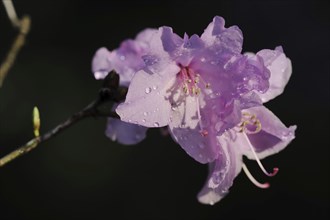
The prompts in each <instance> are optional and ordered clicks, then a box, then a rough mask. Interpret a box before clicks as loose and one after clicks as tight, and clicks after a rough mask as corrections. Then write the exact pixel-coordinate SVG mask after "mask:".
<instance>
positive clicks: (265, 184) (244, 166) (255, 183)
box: [242, 163, 270, 189]
mask: <svg viewBox="0 0 330 220" xmlns="http://www.w3.org/2000/svg"><path fill="white" fill-rule="evenodd" d="M242 168H243V170H244V173H245V174H246V176H247V177H248V178H249V180H250V181H251V182H252V183H253V184H254V185H255V186H257V187H259V188H261V189H267V188H269V187H270V184H269V183H260V182H258V181H257V180H256V179H255V178H254V177H253V176H252V174H251V173H250V171H249V170H248V168H247V167H246V165H245V164H244V163H243V165H242Z"/></svg>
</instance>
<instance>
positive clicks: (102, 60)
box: [92, 47, 113, 79]
mask: <svg viewBox="0 0 330 220" xmlns="http://www.w3.org/2000/svg"><path fill="white" fill-rule="evenodd" d="M110 56H111V52H110V51H108V49H107V48H105V47H102V48H100V49H98V50H97V51H96V53H95V55H94V57H93V60H92V72H93V73H94V77H95V79H104V78H105V77H106V76H107V75H108V73H109V72H110V71H111V70H112V69H113V68H112V66H111V63H110V62H109V57H110Z"/></svg>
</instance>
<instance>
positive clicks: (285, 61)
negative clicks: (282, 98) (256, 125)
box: [257, 47, 292, 102]
mask: <svg viewBox="0 0 330 220" xmlns="http://www.w3.org/2000/svg"><path fill="white" fill-rule="evenodd" d="M257 55H259V56H261V57H262V59H263V60H264V63H265V66H266V67H267V68H268V69H269V71H270V73H271V75H270V79H269V83H270V87H269V89H268V90H267V92H266V93H264V94H260V98H261V99H262V101H263V102H267V101H269V100H271V99H273V98H275V97H276V96H278V95H280V94H281V93H282V92H283V90H284V87H285V86H286V84H287V83H288V81H289V79H290V76H291V73H292V65H291V61H290V59H289V58H287V57H286V56H285V54H284V53H283V51H282V48H281V47H277V48H276V49H275V50H268V49H264V50H261V51H259V52H258V53H257Z"/></svg>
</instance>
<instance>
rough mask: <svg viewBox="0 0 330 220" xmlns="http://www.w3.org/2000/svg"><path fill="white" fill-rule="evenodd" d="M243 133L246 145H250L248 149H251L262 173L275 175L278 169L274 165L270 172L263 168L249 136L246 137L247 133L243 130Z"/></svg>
mask: <svg viewBox="0 0 330 220" xmlns="http://www.w3.org/2000/svg"><path fill="white" fill-rule="evenodd" d="M243 134H244V135H245V137H246V140H247V142H248V145H249V147H250V149H251V151H252V153H253V156H254V157H255V159H256V161H257V163H258V165H259V167H260V169H261V170H262V172H263V173H264V174H266V175H267V176H275V175H276V174H277V173H278V171H279V169H278V168H277V167H274V168H273V172H272V173H269V172H267V170H266V169H265V167H264V166H263V165H262V163H261V161H260V159H259V157H258V155H257V153H256V151H255V150H254V148H253V146H252V144H251V142H250V140H249V138H248V137H247V135H246V134H245V133H244V132H243Z"/></svg>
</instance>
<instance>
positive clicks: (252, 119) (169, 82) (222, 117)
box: [92, 16, 296, 204]
mask: <svg viewBox="0 0 330 220" xmlns="http://www.w3.org/2000/svg"><path fill="white" fill-rule="evenodd" d="M242 42H243V36H242V32H241V30H240V29H239V28H238V27H237V26H231V27H229V28H226V27H225V22H224V19H223V18H222V17H218V16H216V17H215V18H214V19H213V21H212V22H211V23H210V24H209V25H208V27H207V28H206V29H205V30H204V33H203V34H202V35H201V36H198V35H192V36H190V37H189V36H188V35H187V34H185V35H184V37H183V38H181V37H180V36H178V35H177V34H175V33H173V31H172V29H171V28H170V27H161V28H159V29H147V30H144V31H143V32H141V33H140V34H139V35H138V36H137V37H136V39H135V40H126V41H124V42H123V43H122V44H121V45H120V47H119V48H118V49H116V50H114V51H111V52H110V51H108V50H107V49H106V48H101V49H99V50H98V51H97V52H96V54H95V56H94V59H93V63H92V70H93V72H94V76H95V78H97V79H103V78H104V77H105V76H106V75H107V74H108V73H109V72H110V71H112V70H114V71H116V72H117V73H118V74H119V75H120V84H121V85H124V86H128V93H127V96H126V100H125V101H124V102H123V103H120V104H119V105H116V106H115V107H114V108H115V110H116V112H117V113H118V115H119V116H120V119H121V120H119V119H108V126H107V129H106V135H107V136H108V137H110V138H111V139H112V140H117V141H118V142H120V143H123V144H135V143H138V142H139V141H141V140H143V139H144V138H145V136H146V130H147V128H149V127H164V126H168V130H169V132H170V134H171V136H172V138H173V139H174V140H175V141H176V142H177V143H178V144H179V145H180V146H181V147H182V148H183V149H184V150H185V151H186V152H187V154H188V155H190V156H191V157H192V158H194V159H195V160H197V161H198V162H200V163H208V164H209V176H208V179H207V181H206V183H205V185H204V187H203V189H202V190H201V192H200V193H199V194H198V200H199V201H200V202H201V203H205V204H214V203H216V202H218V201H219V200H220V199H222V198H223V197H224V196H225V195H226V194H227V193H228V190H229V188H230V187H231V185H232V184H233V180H234V178H235V177H236V176H237V175H238V174H239V173H240V171H241V169H242V168H243V171H244V172H245V173H246V174H247V176H248V177H249V178H250V180H251V181H252V182H253V183H255V185H257V186H259V187H261V188H267V187H268V184H267V183H264V184H262V183H259V182H257V181H256V180H255V179H254V178H253V176H252V175H251V174H250V172H249V171H248V169H247V167H246V166H245V164H244V163H243V161H242V156H243V155H246V156H247V157H248V158H249V159H252V160H256V161H257V163H258V164H259V165H260V168H261V169H262V170H263V172H264V173H265V174H266V175H268V176H273V175H275V174H276V172H277V171H278V169H277V168H274V170H273V172H271V173H269V172H267V171H266V169H265V168H264V167H263V165H262V163H261V162H260V159H263V158H265V157H267V156H269V155H272V154H274V153H277V152H279V151H280V150H282V149H283V148H285V147H286V146H287V145H288V144H289V142H290V141H291V140H292V139H294V131H295V129H296V127H295V126H291V127H289V128H287V127H286V126H285V125H284V124H283V123H282V122H281V121H280V120H279V119H278V118H277V117H276V116H275V115H274V114H273V113H272V112H271V111H269V110H268V109H267V108H266V107H264V106H263V103H265V102H267V101H268V100H270V99H273V98H275V97H276V96H278V95H279V94H281V93H282V92H283V90H284V87H285V85H286V84H287V82H288V80H289V78H290V75H291V72H292V69H291V62H290V60H289V59H288V58H287V57H286V56H285V54H284V53H283V50H282V48H281V47H277V48H275V50H269V49H264V50H261V51H259V52H257V53H256V54H253V53H246V54H242V53H241V51H242Z"/></svg>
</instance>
